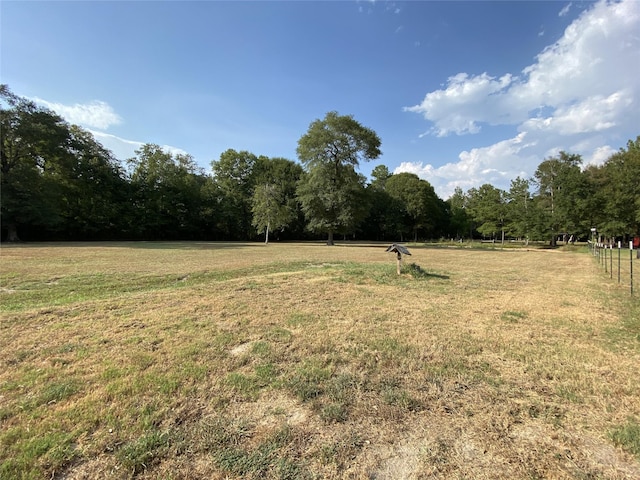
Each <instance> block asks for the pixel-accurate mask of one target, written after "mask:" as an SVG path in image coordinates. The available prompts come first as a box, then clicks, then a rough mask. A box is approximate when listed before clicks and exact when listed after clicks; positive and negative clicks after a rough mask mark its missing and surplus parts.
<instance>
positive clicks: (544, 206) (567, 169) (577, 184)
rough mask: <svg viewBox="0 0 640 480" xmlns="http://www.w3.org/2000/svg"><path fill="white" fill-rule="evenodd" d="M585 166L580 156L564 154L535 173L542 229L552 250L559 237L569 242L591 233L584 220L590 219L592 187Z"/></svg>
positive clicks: (547, 162) (542, 164)
mask: <svg viewBox="0 0 640 480" xmlns="http://www.w3.org/2000/svg"><path fill="white" fill-rule="evenodd" d="M581 164H582V158H581V157H580V155H576V154H569V153H566V152H560V153H559V155H558V156H557V157H551V158H548V159H546V160H544V161H543V162H542V163H540V165H538V168H537V169H536V171H535V174H534V177H535V182H536V184H537V186H538V192H537V195H536V206H537V208H538V214H539V216H538V226H539V227H541V228H540V229H541V233H543V234H546V236H548V237H549V238H550V243H551V245H552V246H555V245H556V241H557V238H558V236H559V235H562V236H563V237H565V238H569V237H570V236H571V235H574V236H575V235H578V234H580V233H584V231H587V227H586V226H585V225H583V221H582V220H583V219H584V218H585V217H586V207H587V198H588V188H587V187H588V185H587V182H586V177H585V176H584V175H583V174H582V171H581V169H580V166H581Z"/></svg>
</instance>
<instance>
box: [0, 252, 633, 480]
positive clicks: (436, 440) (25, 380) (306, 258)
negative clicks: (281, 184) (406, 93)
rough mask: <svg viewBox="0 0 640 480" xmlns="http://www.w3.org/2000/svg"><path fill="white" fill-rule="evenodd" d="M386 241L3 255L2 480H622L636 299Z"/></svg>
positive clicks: (569, 278)
mask: <svg viewBox="0 0 640 480" xmlns="http://www.w3.org/2000/svg"><path fill="white" fill-rule="evenodd" d="M385 247H386V245H365V244H363V245H360V244H348V245H337V246H335V247H327V246H324V245H321V244H314V243H299V244H270V245H263V244H250V243H228V244H226V243H105V244H37V245H17V246H5V245H3V246H2V250H1V252H0V262H1V263H0V280H1V284H0V302H1V303H0V309H1V310H0V311H1V312H2V317H1V320H0V478H2V479H3V480H4V479H12V478H34V479H36V478H37V479H49V478H59V479H63V478H64V479H81V478H101V479H102V478H107V479H108V478H117V479H120V478H130V477H136V478H166V479H170V478H174V479H178V478H207V479H226V478H281V479H298V478H300V479H306V478H308V479H312V478H350V479H360V478H362V479H403V478H406V479H412V478H415V479H418V478H425V479H426V478H446V479H449V478H460V479H462V478H465V479H467V478H468V479H483V478H485V479H514V478H518V479H520V478H523V479H536V478H545V479H546V478H566V479H570V478H571V479H573V478H578V479H596V478H598V479H627V478H628V479H632V478H640V320H639V316H640V307H639V302H638V297H639V296H640V286H639V287H637V288H636V290H637V292H639V293H637V294H636V296H635V297H633V298H632V297H631V296H630V295H629V291H628V289H625V288H623V287H622V286H618V284H617V282H616V281H615V279H614V280H611V279H609V276H608V275H605V274H604V273H603V271H602V269H601V268H600V267H599V266H598V264H597V262H596V261H595V260H594V258H593V257H592V256H591V255H589V254H588V253H585V252H584V251H581V250H580V249H578V248H576V249H575V250H563V249H560V250H554V251H551V250H540V249H528V250H526V249H505V250H473V249H453V248H452V249H448V248H425V247H420V246H410V249H411V252H412V254H413V255H412V256H411V257H406V261H405V265H404V267H405V268H404V272H403V274H402V275H401V276H398V275H396V265H395V255H394V254H391V253H385ZM410 263H414V264H416V265H417V266H418V267H419V268H416V267H413V268H410V265H409V264H410ZM636 265H639V264H638V262H636ZM636 269H637V270H638V272H639V273H640V268H638V267H637V268H636ZM639 283H640V282H639Z"/></svg>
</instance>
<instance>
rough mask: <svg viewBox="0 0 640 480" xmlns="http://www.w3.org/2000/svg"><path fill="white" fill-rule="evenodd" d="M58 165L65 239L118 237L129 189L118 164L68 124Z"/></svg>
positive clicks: (122, 230) (81, 131)
mask: <svg viewBox="0 0 640 480" xmlns="http://www.w3.org/2000/svg"><path fill="white" fill-rule="evenodd" d="M69 132H70V138H69V142H68V149H67V152H66V155H67V159H66V160H65V161H61V162H60V169H59V171H58V172H57V173H58V176H59V178H58V184H59V188H60V190H61V195H62V204H61V215H62V217H63V219H64V220H63V227H62V229H63V231H64V236H65V238H69V239H98V238H119V237H120V236H121V234H122V233H124V232H125V231H126V218H127V217H126V210H127V208H128V203H129V202H128V200H129V195H128V194H129V188H128V186H129V185H128V183H127V181H126V179H125V174H124V171H123V169H122V167H121V166H120V163H119V162H118V161H117V160H116V159H115V158H114V157H113V154H112V153H111V152H110V151H109V150H107V149H106V148H104V147H103V146H102V145H101V144H100V143H98V142H97V141H96V140H95V138H94V137H93V135H91V133H89V132H87V131H86V130H83V129H81V128H80V127H78V126H76V125H71V127H70V129H69Z"/></svg>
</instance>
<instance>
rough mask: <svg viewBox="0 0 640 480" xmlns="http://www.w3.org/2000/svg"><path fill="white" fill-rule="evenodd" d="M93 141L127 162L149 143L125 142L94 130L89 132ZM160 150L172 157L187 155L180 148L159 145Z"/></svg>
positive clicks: (125, 140) (114, 136)
mask: <svg viewBox="0 0 640 480" xmlns="http://www.w3.org/2000/svg"><path fill="white" fill-rule="evenodd" d="M89 132H91V134H92V135H93V136H94V137H95V139H96V140H97V141H98V142H100V143H101V144H102V145H103V146H104V147H105V148H107V149H109V150H111V152H112V153H113V154H114V156H115V157H116V158H118V159H120V160H127V159H129V158H132V157H134V156H135V155H136V153H135V151H136V150H138V149H139V148H140V147H142V146H143V145H144V144H145V143H150V142H138V141H136V140H127V139H125V138H121V137H118V136H116V135H111V134H110V133H105V132H100V131H96V130H89ZM160 148H162V150H164V151H165V152H167V153H170V154H171V155H173V156H176V155H188V153H187V152H186V151H184V150H182V149H181V148H178V147H173V146H171V145H160Z"/></svg>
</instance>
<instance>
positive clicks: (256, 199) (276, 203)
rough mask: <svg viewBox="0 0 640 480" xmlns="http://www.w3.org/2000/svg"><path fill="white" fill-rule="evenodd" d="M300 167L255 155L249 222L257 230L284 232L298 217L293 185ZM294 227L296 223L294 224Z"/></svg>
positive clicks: (300, 170) (284, 161)
mask: <svg viewBox="0 0 640 480" xmlns="http://www.w3.org/2000/svg"><path fill="white" fill-rule="evenodd" d="M301 176H302V167H301V166H300V165H298V164H297V163H295V162H292V161H291V160H287V159H285V158H267V157H263V156H261V157H258V162H257V164H256V167H255V184H256V185H255V187H254V189H253V195H252V203H251V205H252V207H251V211H252V213H253V220H252V225H253V226H254V227H256V228H257V231H258V233H263V232H265V243H269V233H270V232H272V231H275V230H280V231H284V229H285V228H287V227H289V226H290V225H292V224H294V223H295V222H296V220H297V219H298V218H299V217H300V216H301V213H302V212H301V211H300V209H299V204H298V201H297V198H296V188H297V184H298V181H299V180H300V177H301ZM294 228H295V225H294Z"/></svg>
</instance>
